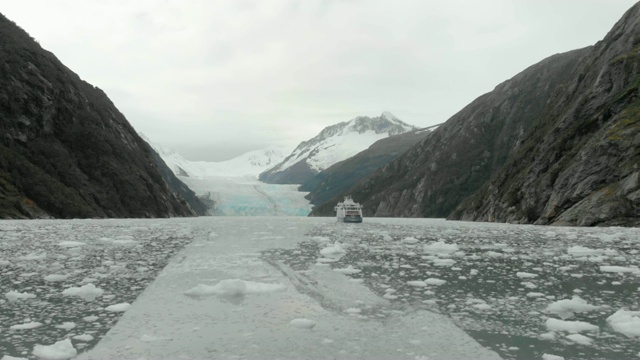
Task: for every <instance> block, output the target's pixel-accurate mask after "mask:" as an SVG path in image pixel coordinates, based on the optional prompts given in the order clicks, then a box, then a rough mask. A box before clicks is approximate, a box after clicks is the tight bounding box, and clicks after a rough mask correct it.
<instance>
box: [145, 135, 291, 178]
mask: <svg viewBox="0 0 640 360" xmlns="http://www.w3.org/2000/svg"><path fill="white" fill-rule="evenodd" d="M140 136H141V137H142V138H143V139H144V140H145V141H147V143H149V145H151V147H152V148H153V149H154V150H155V151H156V152H157V153H158V154H159V155H160V157H161V158H162V160H163V161H164V162H165V163H166V164H167V166H168V167H169V168H170V169H171V171H173V173H174V174H176V175H178V176H185V177H193V178H210V177H218V176H222V177H236V176H249V177H253V178H256V177H257V176H258V174H260V173H261V172H263V171H265V170H267V169H269V168H270V167H272V166H273V165H275V164H277V163H279V162H281V161H282V159H284V157H285V156H286V154H287V150H288V149H286V148H284V147H275V146H274V147H270V148H266V149H261V150H254V151H250V152H248V153H245V154H242V155H240V156H238V157H235V158H233V159H230V160H226V161H220V162H211V161H190V160H187V159H185V158H184V157H183V156H182V155H180V153H178V152H177V151H176V150H174V149H171V148H167V147H165V146H161V145H159V144H156V143H154V142H152V141H150V140H149V139H148V138H147V137H145V136H144V135H142V134H140Z"/></svg>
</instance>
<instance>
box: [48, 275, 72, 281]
mask: <svg viewBox="0 0 640 360" xmlns="http://www.w3.org/2000/svg"><path fill="white" fill-rule="evenodd" d="M68 277H69V275H62V274H51V275H47V276H45V277H44V281H50V282H56V281H64V280H67V278H68Z"/></svg>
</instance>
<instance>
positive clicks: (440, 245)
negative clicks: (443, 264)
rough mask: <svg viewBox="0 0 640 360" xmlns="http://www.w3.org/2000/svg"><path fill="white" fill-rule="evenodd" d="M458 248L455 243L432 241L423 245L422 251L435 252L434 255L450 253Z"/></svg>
mask: <svg viewBox="0 0 640 360" xmlns="http://www.w3.org/2000/svg"><path fill="white" fill-rule="evenodd" d="M458 250H460V248H459V247H458V245H456V244H447V243H445V242H444V241H442V240H441V241H436V242H434V243H431V244H428V245H425V246H424V248H423V251H424V252H425V253H427V254H436V255H442V254H447V255H448V254H452V253H454V252H456V251H458Z"/></svg>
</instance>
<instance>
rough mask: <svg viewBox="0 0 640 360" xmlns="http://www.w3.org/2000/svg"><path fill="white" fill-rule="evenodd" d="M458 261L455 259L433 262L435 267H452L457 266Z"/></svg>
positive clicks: (435, 260)
mask: <svg viewBox="0 0 640 360" xmlns="http://www.w3.org/2000/svg"><path fill="white" fill-rule="evenodd" d="M455 263H456V261H455V260H453V259H434V260H433V265H435V266H442V267H444V266H452V265H453V264H455Z"/></svg>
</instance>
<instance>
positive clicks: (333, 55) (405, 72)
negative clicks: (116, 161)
mask: <svg viewBox="0 0 640 360" xmlns="http://www.w3.org/2000/svg"><path fill="white" fill-rule="evenodd" d="M635 2H636V0H482V1H479V0H136V1H129V0H101V1H87V0H20V1H9V0H3V1H2V3H1V5H0V12H2V13H3V14H4V15H5V16H6V17H8V18H9V19H11V20H13V21H14V22H16V23H17V24H18V25H19V26H20V27H22V28H23V29H25V30H26V31H27V32H28V33H29V34H30V35H31V36H32V37H34V38H35V39H36V40H38V42H39V43H40V45H41V46H42V47H43V48H45V49H47V50H49V51H51V52H53V53H54V54H55V55H56V56H57V57H58V58H59V59H60V60H61V61H62V62H63V63H64V64H65V65H66V66H68V67H69V68H70V69H72V70H73V71H74V72H76V73H77V74H78V75H80V77H81V78H83V79H84V80H86V81H87V82H89V83H91V84H93V85H95V86H97V87H99V88H101V89H102V90H104V91H105V92H106V93H107V95H108V96H109V98H110V99H111V100H112V101H113V102H114V103H115V105H116V107H118V109H119V110H120V111H121V112H122V113H124V115H125V116H126V117H127V119H128V120H129V122H130V123H131V124H132V125H133V127H134V128H135V129H136V130H137V131H139V132H141V133H143V134H145V135H146V136H147V137H148V138H150V139H151V140H152V141H153V142H156V143H159V144H162V145H163V146H166V147H171V148H174V149H176V150H177V151H178V152H180V153H181V154H182V155H183V156H184V157H185V158H187V159H189V160H208V161H221V160H225V159H229V158H232V157H234V156H237V155H240V154H242V153H244V152H247V151H250V150H257V149H262V148H266V147H271V146H285V147H287V148H289V149H291V150H293V148H294V147H295V146H296V145H297V144H298V143H300V142H301V141H304V140H308V139H310V138H312V137H313V136H315V135H316V134H317V133H318V132H320V130H322V129H323V128H324V127H326V126H329V125H332V124H335V123H338V122H342V121H348V120H350V119H352V118H354V117H356V116H362V115H366V116H378V115H380V114H381V113H382V112H383V111H389V112H391V113H393V114H394V115H395V116H397V117H398V118H400V119H401V120H403V121H405V122H407V123H409V124H412V125H415V126H418V127H426V126H430V125H434V124H439V123H442V122H445V121H446V120H447V119H448V118H449V117H451V116H452V115H454V114H455V113H456V112H458V111H459V110H461V109H462V108H463V107H464V106H465V105H467V104H468V103H470V102H471V101H473V100H474V99H475V98H477V97H478V96H480V95H482V94H484V93H486V92H488V91H491V90H492V89H493V88H494V87H495V86H496V85H498V84H499V83H501V82H503V81H505V80H507V79H509V78H511V77H512V76H514V75H516V74H517V73H519V72H520V71H522V70H524V69H525V68H527V67H528V66H530V65H533V64H535V63H536V62H538V61H540V60H542V59H544V58H546V57H548V56H551V55H553V54H556V53H560V52H565V51H569V50H573V49H577V48H582V47H585V46H589V45H593V44H594V43H596V42H597V41H599V40H601V39H602V38H603V37H604V36H605V35H606V33H607V32H608V31H609V30H610V29H611V27H612V26H613V25H614V24H615V23H616V22H617V21H618V20H619V19H620V18H621V17H622V15H623V14H624V12H625V11H626V10H627V9H628V8H630V7H631V6H632V5H633V4H634V3H635Z"/></svg>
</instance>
